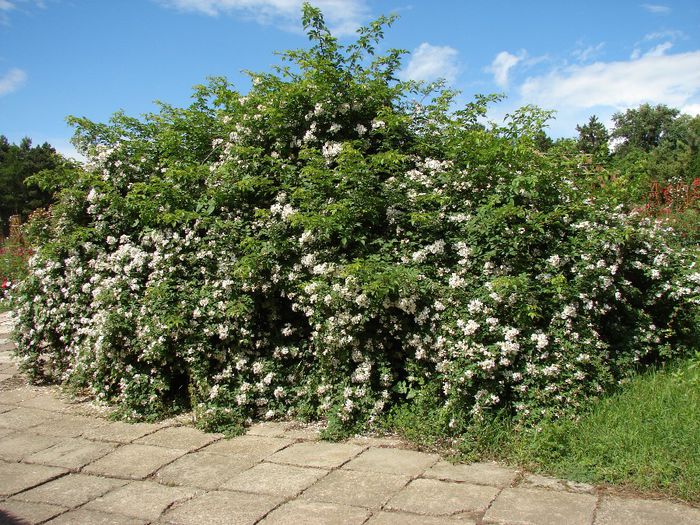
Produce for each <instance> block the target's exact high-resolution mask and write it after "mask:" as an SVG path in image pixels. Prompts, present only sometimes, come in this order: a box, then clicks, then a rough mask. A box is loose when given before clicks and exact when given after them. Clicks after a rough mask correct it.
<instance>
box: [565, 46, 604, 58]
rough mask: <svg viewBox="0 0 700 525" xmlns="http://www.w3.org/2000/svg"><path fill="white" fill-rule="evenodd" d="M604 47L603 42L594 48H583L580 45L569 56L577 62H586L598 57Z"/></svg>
mask: <svg viewBox="0 0 700 525" xmlns="http://www.w3.org/2000/svg"><path fill="white" fill-rule="evenodd" d="M604 47H605V42H601V43H599V44H596V45H595V46H586V47H583V46H582V45H581V46H579V47H578V48H577V49H575V50H574V51H573V52H572V53H571V54H572V55H573V56H574V58H575V59H576V60H578V61H579V62H588V61H589V60H590V59H592V58H595V57H597V56H598V55H600V53H601V51H602V50H603V48H604Z"/></svg>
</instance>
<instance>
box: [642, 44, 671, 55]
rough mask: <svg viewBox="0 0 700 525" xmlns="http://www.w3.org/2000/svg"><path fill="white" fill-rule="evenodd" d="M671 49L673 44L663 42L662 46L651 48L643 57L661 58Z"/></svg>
mask: <svg viewBox="0 0 700 525" xmlns="http://www.w3.org/2000/svg"><path fill="white" fill-rule="evenodd" d="M672 47H673V44H672V43H671V42H664V43H663V44H659V45H658V46H655V47H653V48H652V49H650V50H649V51H647V52H646V53H644V56H645V57H661V56H664V55H665V54H666V51H668V50H669V49H671V48H672Z"/></svg>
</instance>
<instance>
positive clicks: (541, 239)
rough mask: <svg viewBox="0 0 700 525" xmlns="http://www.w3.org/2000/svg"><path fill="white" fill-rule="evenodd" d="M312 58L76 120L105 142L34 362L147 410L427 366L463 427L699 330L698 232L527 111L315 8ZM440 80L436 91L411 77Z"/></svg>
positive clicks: (256, 415)
mask: <svg viewBox="0 0 700 525" xmlns="http://www.w3.org/2000/svg"><path fill="white" fill-rule="evenodd" d="M305 17H306V18H305V21H306V24H307V27H308V28H309V34H310V36H311V38H312V41H313V42H314V45H313V46H312V48H311V49H309V50H302V51H294V52H290V53H289V54H287V55H286V58H287V59H289V60H292V61H294V62H295V64H296V67H297V68H298V71H296V70H295V71H296V72H293V71H291V70H287V69H284V68H282V69H280V71H281V72H282V73H281V76H275V75H254V77H253V80H254V82H253V87H252V89H251V90H250V92H249V93H248V94H247V95H246V96H242V95H241V94H239V93H237V92H236V91H234V90H233V89H232V88H231V87H230V86H228V84H226V83H225V82H224V81H223V80H220V79H215V80H213V81H212V83H211V84H210V85H209V86H207V87H201V88H198V90H197V92H196V94H195V103H194V104H193V105H192V106H191V107H189V108H186V109H182V110H179V109H175V108H172V107H170V106H166V107H164V108H163V109H162V111H161V112H160V114H158V115H154V116H151V117H147V119H146V122H138V121H135V120H132V119H126V118H125V117H120V116H118V117H115V119H114V120H113V122H112V123H111V125H109V126H104V127H100V126H96V125H94V124H92V123H90V122H88V121H84V120H78V121H76V123H77V124H78V135H77V137H78V140H79V141H82V144H83V147H84V149H85V152H86V154H88V155H90V159H91V162H90V164H89V166H88V168H87V169H86V170H85V172H84V173H82V174H81V176H80V177H78V178H77V179H76V180H75V181H73V182H72V183H71V186H70V187H67V188H65V189H64V190H63V191H62V192H61V195H60V200H59V203H58V204H57V205H56V206H55V207H54V208H53V210H52V215H51V217H50V219H48V222H47V223H45V224H43V225H42V226H41V228H37V230H40V231H41V234H40V235H39V236H38V239H39V241H40V246H39V247H38V251H37V252H36V254H35V255H34V256H33V257H32V260H31V262H30V275H29V277H28V278H27V279H25V280H24V281H23V282H22V283H21V284H20V285H19V287H18V290H17V293H16V296H15V297H16V309H17V313H18V315H19V321H18V334H17V337H18V342H19V354H20V356H21V358H22V366H23V368H24V369H25V370H26V371H27V372H28V373H30V374H31V375H32V377H34V378H35V379H36V380H40V379H50V380H57V381H61V382H64V383H69V384H74V385H77V386H80V387H83V388H88V389H90V391H91V392H92V394H93V395H94V396H95V398H96V399H98V400H102V401H104V402H108V403H113V404H117V405H118V406H119V407H121V409H122V411H123V414H124V415H126V416H127V417H131V418H143V417H151V416H159V415H162V414H167V413H169V412H172V411H175V410H179V409H183V408H194V409H195V411H196V413H197V414H198V417H199V418H200V421H201V422H202V424H203V425H205V426H207V425H227V424H232V422H233V423H236V422H238V423H245V422H246V421H250V420H252V419H274V418H287V417H302V418H313V419H318V418H327V419H328V420H329V423H330V424H331V428H334V429H341V430H344V431H347V430H351V429H354V428H357V427H358V426H359V425H366V424H368V423H371V422H373V421H375V420H377V418H379V417H381V416H382V414H384V413H386V411H387V410H389V409H390V408H391V407H392V406H395V405H396V404H397V403H410V402H411V400H412V399H414V398H415V392H420V391H426V392H431V393H434V396H433V397H432V398H431V402H432V403H433V404H434V406H435V408H436V409H438V410H440V411H442V413H443V414H444V416H445V421H446V422H447V421H449V428H451V429H454V431H458V430H459V429H460V428H464V426H465V425H468V424H469V422H470V421H473V420H474V419H478V418H481V417H483V416H484V415H485V414H486V413H488V412H490V411H494V410H507V411H509V412H510V413H511V414H513V415H514V416H515V417H518V418H522V419H523V420H524V421H532V420H537V419H539V418H542V417H545V416H561V415H564V414H566V413H567V412H569V411H571V410H575V409H576V408H577V407H579V406H581V404H582V403H584V402H585V401H586V400H587V399H590V398H592V397H595V396H598V395H600V394H601V393H602V392H604V391H605V390H606V389H608V388H610V387H611V386H612V385H614V384H615V382H617V381H619V380H620V379H622V378H624V377H625V375H627V374H629V373H630V372H631V371H633V370H635V369H636V368H638V367H640V366H643V365H646V364H649V363H652V362H655V361H658V360H661V359H668V358H669V357H671V356H673V355H674V353H677V352H682V351H683V350H684V348H685V347H686V346H687V345H688V344H690V343H691V342H692V341H693V338H694V337H696V333H697V332H696V330H695V322H696V317H695V316H696V315H697V312H698V303H699V297H700V278H699V277H698V276H699V275H700V273H698V271H699V270H698V268H697V267H695V263H694V262H692V261H693V260H694V259H693V257H694V256H695V255H694V253H692V252H689V251H688V249H684V250H682V249H677V248H674V245H673V244H672V242H671V240H672V237H673V232H671V231H668V229H666V228H664V226H663V225H662V224H660V223H656V222H652V221H650V220H648V219H643V218H641V217H637V216H635V215H634V214H629V213H627V212H625V210H622V209H614V208H609V207H606V206H604V205H602V204H597V203H594V202H591V201H589V200H587V198H586V197H587V196H586V195H585V193H584V192H583V190H581V189H580V188H579V187H578V186H577V184H576V178H577V176H578V173H577V172H576V168H574V167H571V166H572V164H571V163H570V162H562V159H558V158H556V157H552V156H549V157H547V156H543V155H541V154H539V153H538V152H537V151H536V148H535V142H534V140H533V139H534V137H535V136H536V132H537V131H538V130H532V129H531V125H530V123H531V122H532V121H533V120H537V116H538V113H537V112H536V111H533V112H532V113H530V114H528V113H526V112H518V113H516V114H515V115H514V116H513V117H512V119H511V120H510V121H509V122H507V123H506V124H505V125H504V126H502V127H498V126H493V127H488V128H487V127H485V126H483V125H481V124H479V116H480V115H482V114H483V113H484V112H485V104H486V100H485V99H480V100H479V101H477V102H475V103H473V104H471V105H470V106H468V108H467V109H465V110H463V111H460V112H457V113H450V112H449V110H448V108H449V107H450V104H451V99H450V94H449V93H442V92H439V91H437V92H436V91H433V88H432V87H430V86H428V87H425V86H422V85H420V84H415V83H411V82H396V81H395V74H396V72H397V71H398V70H399V68H400V61H399V57H400V53H399V52H393V51H392V52H390V53H389V55H387V56H384V57H379V58H374V60H373V61H372V60H370V59H371V58H372V57H371V55H372V54H373V52H374V48H373V45H374V43H376V40H377V39H379V37H380V36H381V31H382V30H381V24H377V25H374V26H372V27H370V28H367V29H366V30H364V32H363V36H362V37H361V38H360V39H359V40H358V42H357V43H355V44H353V45H351V46H348V47H342V46H340V45H339V44H338V43H337V41H336V40H335V39H334V38H333V37H332V36H331V35H330V34H329V33H328V31H327V30H326V29H325V26H324V25H323V20H322V18H321V16H320V13H318V12H317V11H315V10H313V9H311V8H308V7H307V8H306V14H305ZM419 97H420V99H421V100H423V102H422V105H420V106H418V105H416V104H415V103H414V100H415V99H417V98H419Z"/></svg>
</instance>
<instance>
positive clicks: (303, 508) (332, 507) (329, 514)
mask: <svg viewBox="0 0 700 525" xmlns="http://www.w3.org/2000/svg"><path fill="white" fill-rule="evenodd" d="M369 515H370V512H369V511H368V510H367V509H363V508H360V507H347V506H345V505H338V504H336V503H323V502H320V501H305V500H294V501H290V502H289V503H285V504H284V505H282V506H281V507H280V508H278V509H276V510H274V511H273V512H271V513H270V514H269V515H268V516H267V517H266V518H265V519H264V520H262V521H261V522H260V525H300V524H301V523H303V524H304V525H360V524H361V523H364V522H365V520H366V519H367V518H368V517H369Z"/></svg>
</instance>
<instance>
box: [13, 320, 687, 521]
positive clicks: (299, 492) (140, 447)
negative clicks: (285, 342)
mask: <svg viewBox="0 0 700 525" xmlns="http://www.w3.org/2000/svg"><path fill="white" fill-rule="evenodd" d="M9 328H10V323H9V320H8V316H7V315H6V314H5V315H0V523H7V524H26V523H50V524H52V525H53V524H55V525H59V524H80V525H85V524H93V523H94V524H119V525H122V524H125V525H129V524H181V525H189V524H192V525H206V524H219V523H220V524H254V523H260V524H261V525H262V524H264V525H272V524H290V525H303V524H358V525H359V524H367V525H390V524H397V525H437V524H445V525H449V524H462V525H467V524H472V525H474V524H487V523H493V524H503V525H506V524H508V525H513V524H520V525H525V524H533V525H558V524H564V525H578V524H581V525H584V524H585V525H591V524H595V525H647V524H649V525H651V524H654V525H656V524H659V525H667V524H674V525H698V524H700V510H699V509H696V508H692V507H690V506H687V505H683V504H679V503H673V502H669V501H659V500H647V499H639V498H625V497H620V496H615V495H612V494H610V493H608V492H606V491H605V490H603V489H599V488H596V487H592V486H589V485H584V484H578V483H572V482H566V481H563V480H556V479H553V478H546V477H542V476H537V475H532V474H527V473H524V472H521V471H517V470H514V469H511V468H507V467H504V466H501V465H499V464H496V463H473V464H465V465H452V464H450V463H447V462H446V461H443V460H441V459H440V458H439V457H438V456H437V455H434V454H426V453H422V452H416V451H413V450H408V449H407V448H405V447H403V445H402V444H401V442H399V441H398V440H396V439H392V438H355V439H351V440H348V441H346V442H344V443H326V442H321V441H319V440H318V434H317V432H316V431H315V430H314V429H313V428H309V427H300V426H298V425H295V424H293V423H263V424H257V425H254V426H252V427H251V428H250V429H249V431H248V433H247V434H246V435H244V436H240V437H237V438H233V439H224V438H223V437H222V436H221V435H219V434H207V433H204V432H200V431H198V430H196V429H194V428H192V427H191V426H187V424H186V423H187V422H188V421H187V420H186V419H182V418H181V419H174V420H170V421H165V422H162V423H159V424H126V423H120V422H111V421H108V420H106V419H105V418H104V417H100V416H99V414H96V413H95V408H94V407H92V406H91V405H89V404H87V403H80V402H76V401H74V400H68V399H65V398H63V397H62V396H61V395H60V392H59V391H58V390H57V389H56V388H53V387H41V388H40V387H32V386H28V385H26V384H25V382H24V380H23V379H22V377H20V376H19V375H18V373H17V367H16V365H15V364H14V363H13V361H12V359H11V356H10V353H9V352H10V350H11V344H10V343H9V342H8V340H7V332H8V331H9Z"/></svg>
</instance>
